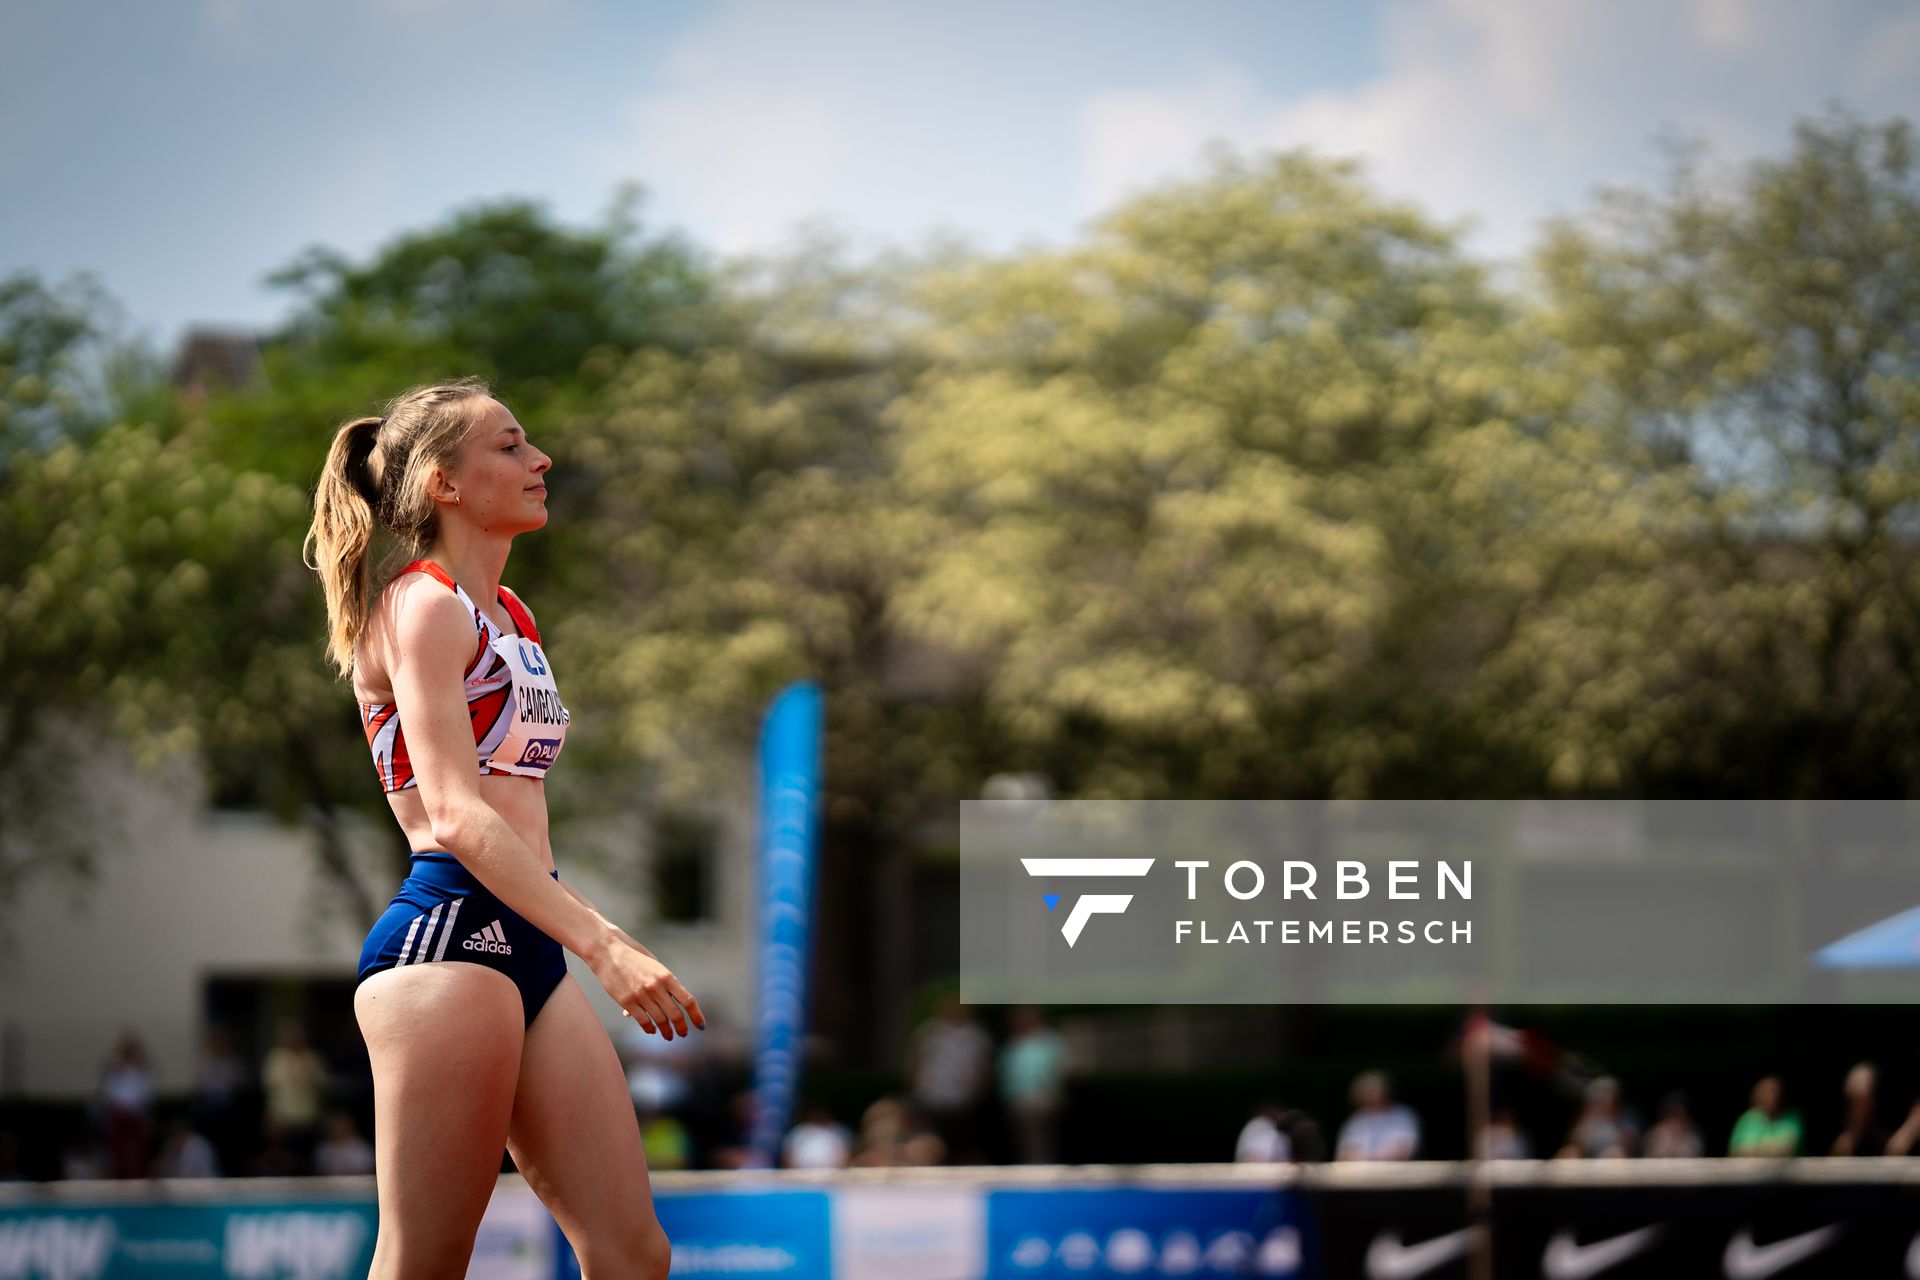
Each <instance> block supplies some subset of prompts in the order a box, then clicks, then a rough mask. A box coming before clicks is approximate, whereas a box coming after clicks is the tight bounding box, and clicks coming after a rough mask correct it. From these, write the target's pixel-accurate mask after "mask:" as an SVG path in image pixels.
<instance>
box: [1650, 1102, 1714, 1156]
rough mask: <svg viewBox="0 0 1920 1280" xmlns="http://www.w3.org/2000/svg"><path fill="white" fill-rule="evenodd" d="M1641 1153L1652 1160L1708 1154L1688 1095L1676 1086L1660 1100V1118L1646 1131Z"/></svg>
mask: <svg viewBox="0 0 1920 1280" xmlns="http://www.w3.org/2000/svg"><path fill="white" fill-rule="evenodd" d="M1642 1152H1643V1154H1644V1155H1645V1156H1646V1157H1647V1158H1648V1159H1649V1160H1695V1159H1698V1158H1699V1157H1700V1156H1703V1155H1705V1154H1706V1144H1705V1143H1704V1142H1702V1141H1701V1139H1700V1130H1699V1129H1698V1128H1697V1127H1696V1126H1695V1125H1694V1123H1693V1114H1692V1112H1691V1111H1689V1110H1688V1108H1687V1095H1686V1094H1684V1093H1681V1092H1680V1091H1679V1090H1678V1089H1676V1090H1674V1091H1673V1092H1672V1093H1669V1094H1668V1095H1667V1096H1666V1097H1665V1098H1662V1099H1661V1100H1660V1118H1659V1119H1658V1120H1656V1121H1654V1122H1653V1127H1652V1128H1651V1129H1648V1130H1647V1140H1646V1144H1645V1146H1644V1147H1643V1148H1642Z"/></svg>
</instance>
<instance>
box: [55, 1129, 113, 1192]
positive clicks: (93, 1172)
mask: <svg viewBox="0 0 1920 1280" xmlns="http://www.w3.org/2000/svg"><path fill="white" fill-rule="evenodd" d="M60 1176H61V1177H62V1178H65V1179H67V1180H69V1181H72V1182H86V1181H91V1180H92V1179H95V1178H104V1177H106V1176H107V1153H106V1149H105V1148H104V1147H102V1146H101V1145H100V1139H98V1138H97V1137H95V1136H94V1135H93V1134H91V1133H83V1134H80V1135H78V1136H77V1137H74V1138H71V1139H69V1140H68V1141H67V1145H66V1147H65V1148H64V1149H63V1150H62V1151H61V1152H60Z"/></svg>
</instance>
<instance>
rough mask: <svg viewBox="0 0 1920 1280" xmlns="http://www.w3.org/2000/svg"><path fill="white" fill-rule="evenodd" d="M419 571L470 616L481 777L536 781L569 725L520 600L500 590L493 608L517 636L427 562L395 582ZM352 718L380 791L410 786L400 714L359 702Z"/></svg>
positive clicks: (470, 671) (471, 685) (470, 679)
mask: <svg viewBox="0 0 1920 1280" xmlns="http://www.w3.org/2000/svg"><path fill="white" fill-rule="evenodd" d="M416 570H419V571H421V572H425V573H430V574H432V575H433V576H434V577H435V578H437V579H439V580H440V581H441V582H442V583H444V584H445V585H446V586H447V587H448V588H449V589H451V590H452V592H453V593H454V594H455V595H457V596H459V597H460V600H461V603H463V604H465V605H466V606H467V608H469V609H472V610H473V627H474V635H475V644H474V649H473V660H472V661H470V662H469V663H467V673H466V688H467V715H468V718H469V719H471V720H472V721H473V744H474V751H475V754H476V756H477V757H478V763H479V766H480V772H481V773H483V774H488V773H493V774H507V775H509V776H513V777H522V778H544V777H546V776H547V770H548V769H549V768H550V767H551V766H552V765H553V762H554V760H555V759H557V758H558V757H559V755H560V745H561V743H563V742H565V741H566V738H567V721H568V720H569V719H571V716H569V715H568V713H567V709H566V707H565V706H564V705H562V703H561V701H560V691H559V689H558V688H557V687H556V686H555V685H554V682H553V667H552V664H550V663H549V662H548V661H547V655H546V652H545V651H544V650H543V649H541V647H540V632H539V630H538V629H537V628H536V627H535V626H534V625H533V617H532V615H531V614H529V613H528V612H527V609H526V606H525V605H523V604H521V603H520V597H518V596H516V595H514V594H513V592H511V591H509V590H507V589H506V588H505V587H501V588H500V603H501V605H502V606H504V607H505V608H506V611H507V616H508V617H510V618H512V619H513V622H514V625H515V626H516V627H518V628H519V629H520V633H519V634H518V635H514V634H511V633H509V632H504V631H502V630H500V627H499V624H498V623H496V622H494V620H493V619H492V618H489V617H488V616H487V615H486V613H485V612H484V611H483V610H481V609H480V608H479V607H478V606H476V605H475V604H474V603H473V600H472V598H471V597H469V596H468V595H467V593H466V592H465V591H462V590H461V589H460V584H459V583H457V582H455V581H454V580H453V578H452V576H451V575H449V574H448V573H447V571H446V570H445V569H442V568H441V567H440V566H439V565H437V564H435V563H434V562H433V561H431V560H415V561H414V562H413V563H412V564H410V565H408V566H407V567H406V568H404V569H402V570H401V571H400V573H399V574H396V575H395V577H396V578H398V577H400V576H404V575H405V574H409V573H413V572H414V571H416ZM360 720H361V723H362V724H363V725H364V726H365V728H366V731H367V744H368V745H369V746H371V747H372V748H373V767H374V769H375V770H376V771H377V772H378V773H379V774H380V785H381V787H382V788H384V789H385V790H387V791H405V790H406V789H407V788H408V787H412V786H417V785H418V782H419V780H418V779H417V778H415V777H414V773H413V764H412V762H411V761H410V760H408V759H407V740H406V738H405V737H404V736H403V735H402V734H401V732H400V708H399V705H398V704H397V703H392V702H363V703H361V704H360Z"/></svg>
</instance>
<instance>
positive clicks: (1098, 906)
mask: <svg viewBox="0 0 1920 1280" xmlns="http://www.w3.org/2000/svg"><path fill="white" fill-rule="evenodd" d="M1020 864H1021V865H1022V866H1024V867H1025V868H1026V869H1027V874H1028V875H1030V876H1033V877H1035V878H1036V879H1041V880H1050V879H1054V878H1056V877H1061V876H1143V875H1145V874H1147V872H1148V870H1149V869H1151V868H1152V866H1153V859H1152V858H1022V859H1020ZM1046 897H1047V910H1049V911H1051V910H1053V907H1054V903H1056V902H1057V901H1059V899H1058V897H1057V895H1054V894H1048V895H1046ZM1132 901H1133V895H1132V894H1130V893H1088V894H1082V895H1081V896H1080V897H1079V898H1078V899H1077V900H1075V902H1074V904H1073V909H1072V910H1070V911H1068V912H1067V918H1066V921H1065V923H1063V924H1062V925H1061V926H1060V933H1061V936H1062V937H1064V938H1066V940H1067V945H1068V946H1072V945H1073V944H1074V943H1076V942H1078V941H1079V940H1080V931H1081V930H1082V929H1084V928H1086V927H1087V921H1088V920H1089V919H1091V918H1092V917H1094V916H1096V915H1116V916H1117V915H1119V914H1120V913H1121V912H1122V911H1125V910H1126V909H1127V904H1128V903H1130V902H1132Z"/></svg>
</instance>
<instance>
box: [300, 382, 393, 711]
mask: <svg viewBox="0 0 1920 1280" xmlns="http://www.w3.org/2000/svg"><path fill="white" fill-rule="evenodd" d="M384 422H385V419H384V418H355V419H354V420H353V421H352V422H349V423H347V424H346V425H345V426H344V427H341V428H340V430H339V431H338V432H336V433H335V434H334V437H333V447H332V448H331V449H329V450H328V451H327V462H326V466H325V468H324V469H323V470H322V471H321V473H320V485H319V488H318V490H317V491H316V492H315V494H314V498H313V526H312V527H311V528H310V529H308V530H307V538H306V542H305V543H304V544H302V547H301V552H302V556H303V558H304V559H305V561H306V564H307V567H308V568H309V569H315V570H318V571H319V574H320V582H321V585H322V586H323V587H324V588H325V590H326V595H327V660H328V661H330V662H331V663H333V665H334V666H335V667H336V668H337V669H338V670H339V672H340V674H341V675H342V676H343V677H345V676H351V675H352V674H353V651H354V646H355V645H356V644H357V643H358V642H359V639H360V633H361V632H362V631H364V630H365V629H366V625H367V558H368V550H369V548H370V547H371V546H372V543H373V528H374V518H375V510H376V508H377V507H378V506H379V502H380V486H379V482H378V481H377V480H376V479H375V478H374V475H373V467H372V460H373V447H374V443H375V442H376V441H377V440H378V439H379V436H380V427H381V425H382V424H383V423H384Z"/></svg>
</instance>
